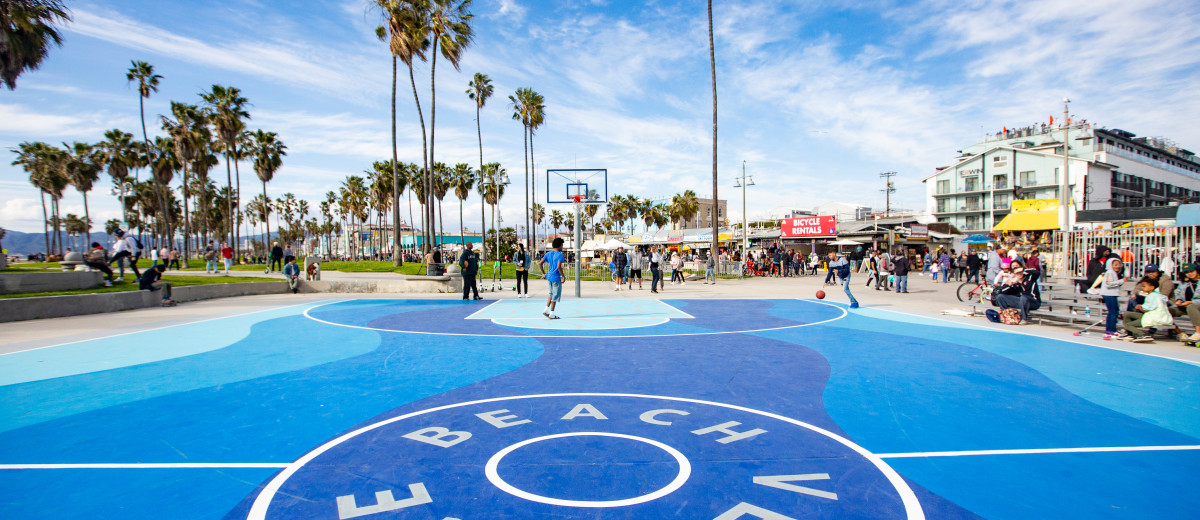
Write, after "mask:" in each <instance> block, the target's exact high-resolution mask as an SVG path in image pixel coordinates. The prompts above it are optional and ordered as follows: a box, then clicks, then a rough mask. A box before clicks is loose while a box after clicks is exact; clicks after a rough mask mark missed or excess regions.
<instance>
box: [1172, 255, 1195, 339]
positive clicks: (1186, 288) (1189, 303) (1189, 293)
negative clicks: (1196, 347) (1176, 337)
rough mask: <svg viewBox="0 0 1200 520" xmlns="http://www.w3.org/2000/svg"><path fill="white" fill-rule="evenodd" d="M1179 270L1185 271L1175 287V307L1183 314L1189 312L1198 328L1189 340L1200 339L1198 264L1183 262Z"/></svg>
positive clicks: (1189, 316) (1188, 314)
mask: <svg viewBox="0 0 1200 520" xmlns="http://www.w3.org/2000/svg"><path fill="white" fill-rule="evenodd" d="M1179 271H1180V272H1181V273H1183V280H1181V281H1180V282H1179V287H1178V288H1177V289H1175V308H1177V309H1180V314H1181V315H1183V314H1187V317H1188V319H1189V320H1191V321H1192V326H1193V327H1195V328H1196V333H1195V334H1192V335H1191V336H1190V337H1188V341H1200V272H1197V266H1196V264H1193V263H1186V264H1183V266H1181V267H1180V268H1179Z"/></svg>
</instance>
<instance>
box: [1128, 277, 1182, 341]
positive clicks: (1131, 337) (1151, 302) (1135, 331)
mask: <svg viewBox="0 0 1200 520" xmlns="http://www.w3.org/2000/svg"><path fill="white" fill-rule="evenodd" d="M1137 287H1138V290H1140V291H1142V292H1144V293H1147V294H1146V301H1145V302H1144V303H1142V304H1141V305H1138V306H1137V307H1136V308H1135V309H1134V310H1132V311H1129V312H1126V313H1125V318H1124V324H1123V325H1124V326H1125V332H1126V333H1127V335H1126V336H1123V337H1122V338H1121V339H1124V340H1126V341H1132V342H1134V343H1153V342H1154V338H1152V337H1150V335H1149V334H1148V333H1147V332H1146V329H1148V328H1151V327H1165V326H1167V325H1173V324H1174V323H1175V322H1174V320H1172V319H1171V314H1170V313H1169V312H1167V305H1168V303H1167V297H1166V296H1164V295H1163V293H1161V292H1158V279H1156V278H1150V277H1148V276H1147V277H1143V278H1142V279H1141V280H1138V283H1137Z"/></svg>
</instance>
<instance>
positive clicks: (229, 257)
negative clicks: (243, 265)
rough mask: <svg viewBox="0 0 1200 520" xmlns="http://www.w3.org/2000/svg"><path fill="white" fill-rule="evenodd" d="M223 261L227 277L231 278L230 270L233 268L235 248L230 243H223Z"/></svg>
mask: <svg viewBox="0 0 1200 520" xmlns="http://www.w3.org/2000/svg"><path fill="white" fill-rule="evenodd" d="M221 261H222V262H224V263H225V276H229V268H230V267H232V266H233V248H232V247H229V243H227V242H222V243H221Z"/></svg>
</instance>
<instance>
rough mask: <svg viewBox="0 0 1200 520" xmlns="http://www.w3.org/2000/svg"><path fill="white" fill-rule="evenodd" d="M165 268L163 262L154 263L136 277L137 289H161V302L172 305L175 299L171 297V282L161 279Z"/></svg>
mask: <svg viewBox="0 0 1200 520" xmlns="http://www.w3.org/2000/svg"><path fill="white" fill-rule="evenodd" d="M166 270H167V266H165V265H163V264H159V265H156V266H154V267H152V268H150V269H146V272H144V273H142V275H141V276H140V277H138V289H139V290H142V291H157V290H160V289H161V290H162V304H163V305H174V304H175V300H172V299H171V282H166V281H162V274H163V272H164V271H166Z"/></svg>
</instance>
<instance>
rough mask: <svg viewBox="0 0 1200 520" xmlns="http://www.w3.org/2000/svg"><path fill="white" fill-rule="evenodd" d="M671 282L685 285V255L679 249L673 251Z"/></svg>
mask: <svg viewBox="0 0 1200 520" xmlns="http://www.w3.org/2000/svg"><path fill="white" fill-rule="evenodd" d="M676 280H678V281H676ZM671 283H672V284H679V285H683V257H681V256H679V251H675V252H673V253H671Z"/></svg>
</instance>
